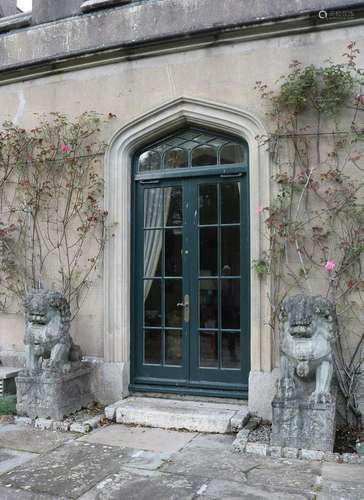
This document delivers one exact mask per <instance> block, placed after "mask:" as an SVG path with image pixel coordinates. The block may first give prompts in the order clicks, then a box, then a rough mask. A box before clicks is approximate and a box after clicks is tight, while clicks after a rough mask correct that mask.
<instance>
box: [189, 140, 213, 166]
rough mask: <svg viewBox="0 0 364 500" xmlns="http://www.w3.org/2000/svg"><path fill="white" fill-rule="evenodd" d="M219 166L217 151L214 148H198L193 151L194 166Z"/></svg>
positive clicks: (206, 146)
mask: <svg viewBox="0 0 364 500" xmlns="http://www.w3.org/2000/svg"><path fill="white" fill-rule="evenodd" d="M216 164H217V149H216V148H215V147H214V146H208V145H207V144H206V145H203V146H198V147H197V148H195V149H194V150H193V151H192V166H193V167H205V166H207V165H216Z"/></svg>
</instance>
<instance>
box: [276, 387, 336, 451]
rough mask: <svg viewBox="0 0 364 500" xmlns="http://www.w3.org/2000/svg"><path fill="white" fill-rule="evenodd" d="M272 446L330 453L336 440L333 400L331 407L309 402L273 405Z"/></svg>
mask: <svg viewBox="0 0 364 500" xmlns="http://www.w3.org/2000/svg"><path fill="white" fill-rule="evenodd" d="M272 410H273V420H272V423H273V425H272V437H271V444H272V445H273V446H283V447H287V448H304V449H310V450H320V451H330V452H331V451H333V447H334V440H335V414H336V398H335V397H333V400H332V401H331V402H330V403H314V402H310V401H307V400H306V401H302V400H292V401H283V400H280V399H278V398H274V400H273V402H272Z"/></svg>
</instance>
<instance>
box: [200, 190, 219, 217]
mask: <svg viewBox="0 0 364 500" xmlns="http://www.w3.org/2000/svg"><path fill="white" fill-rule="evenodd" d="M217 222H218V220H217V184H201V185H200V224H201V226H205V225H209V224H217Z"/></svg>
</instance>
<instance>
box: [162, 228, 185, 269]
mask: <svg viewBox="0 0 364 500" xmlns="http://www.w3.org/2000/svg"><path fill="white" fill-rule="evenodd" d="M164 238H165V239H164V241H165V253H164V255H165V259H166V261H165V275H166V276H181V275H182V230H181V229H166V230H165V237H164Z"/></svg>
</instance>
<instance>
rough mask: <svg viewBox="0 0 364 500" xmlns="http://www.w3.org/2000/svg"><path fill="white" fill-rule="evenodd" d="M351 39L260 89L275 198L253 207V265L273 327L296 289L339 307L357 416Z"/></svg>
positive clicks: (340, 356)
mask: <svg viewBox="0 0 364 500" xmlns="http://www.w3.org/2000/svg"><path fill="white" fill-rule="evenodd" d="M358 54H359V49H358V48H357V46H356V44H355V42H351V43H350V44H349V45H348V47H347V51H346V52H345V54H343V56H344V58H345V59H344V62H343V63H334V62H332V61H331V60H328V61H325V63H324V64H323V65H322V66H320V67H317V66H315V65H312V64H311V65H308V66H304V65H303V64H301V63H300V62H299V61H293V62H292V64H291V65H290V68H289V72H288V74H286V75H283V76H282V77H281V79H280V80H279V81H278V82H277V89H276V90H275V91H273V90H270V89H269V88H268V86H267V85H266V84H264V83H263V82H257V83H256V90H257V91H258V92H259V93H260V95H261V98H262V99H263V100H264V101H265V102H266V104H267V107H268V112H267V114H268V118H269V121H270V123H271V124H272V132H271V133H270V134H269V136H268V137H259V138H258V140H259V142H260V145H261V147H267V148H268V149H269V151H270V154H271V159H272V165H273V171H272V181H273V186H274V196H273V199H272V201H271V203H270V205H269V206H267V207H257V214H259V217H263V219H264V223H265V224H264V225H265V236H266V237H267V238H268V240H269V250H268V252H266V253H265V254H264V255H262V256H261V258H260V259H259V260H258V261H256V262H255V263H254V267H255V270H256V272H257V273H259V274H260V275H261V276H262V277H264V276H266V275H267V274H269V275H270V276H271V280H272V290H271V292H270V303H271V308H272V318H273V320H272V325H271V327H272V329H273V331H276V326H277V325H276V322H277V316H278V312H279V308H280V304H281V302H282V300H283V299H284V298H285V296H287V295H289V294H290V293H292V292H293V291H297V290H300V291H302V292H305V293H310V294H319V293H323V294H326V295H327V296H328V297H329V298H331V299H332V300H333V301H334V302H335V304H336V309H337V315H338V320H339V326H340V335H339V338H338V341H337V343H336V353H335V363H336V373H337V377H338V381H339V387H340V390H341V393H342V394H343V395H344V397H345V400H346V403H347V405H346V417H347V418H349V417H350V416H352V415H354V416H355V418H356V419H359V418H360V412H359V404H358V393H359V391H360V384H361V383H363V382H362V377H363V372H364V362H363V361H364V359H363V346H364V273H363V266H364V198H363V192H364V191H363V187H364V177H363V173H364V163H363V144H364V143H363V139H364V122H363V112H364V92H363V91H362V86H363V84H364V73H363V70H361V69H360V68H359V67H358V65H357V62H356V61H357V56H358Z"/></svg>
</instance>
